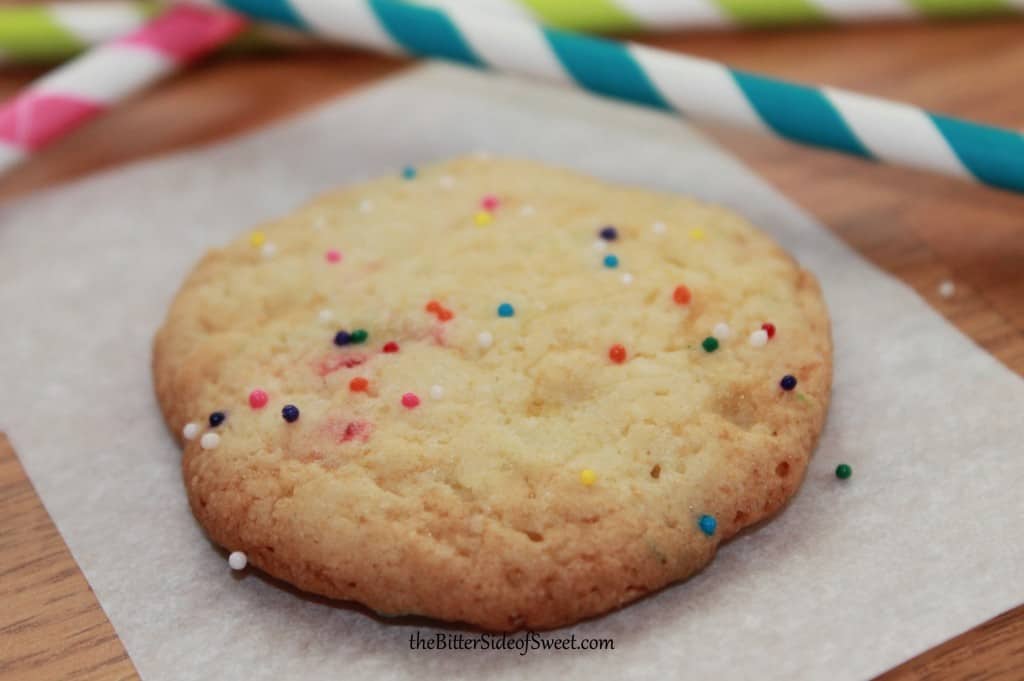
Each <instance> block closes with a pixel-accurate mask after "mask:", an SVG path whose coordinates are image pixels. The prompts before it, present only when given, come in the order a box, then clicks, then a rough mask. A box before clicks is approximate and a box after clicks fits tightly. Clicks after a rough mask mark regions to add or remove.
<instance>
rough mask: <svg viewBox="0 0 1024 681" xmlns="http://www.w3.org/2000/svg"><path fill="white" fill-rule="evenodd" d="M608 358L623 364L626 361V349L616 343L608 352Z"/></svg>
mask: <svg viewBox="0 0 1024 681" xmlns="http://www.w3.org/2000/svg"><path fill="white" fill-rule="evenodd" d="M608 357H609V358H610V359H611V360H612V361H613V362H615V363H616V364H622V363H623V362H625V361H626V348H624V347H622V346H621V345H619V344H618V343H616V344H615V345H613V346H612V347H611V349H609V350H608Z"/></svg>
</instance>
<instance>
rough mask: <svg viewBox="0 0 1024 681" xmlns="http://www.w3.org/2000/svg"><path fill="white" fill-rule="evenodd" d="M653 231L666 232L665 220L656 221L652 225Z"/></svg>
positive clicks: (656, 232) (657, 232)
mask: <svg viewBox="0 0 1024 681" xmlns="http://www.w3.org/2000/svg"><path fill="white" fill-rule="evenodd" d="M651 231H652V232H654V233H655V234H664V233H665V223H664V222H655V223H654V224H653V225H651Z"/></svg>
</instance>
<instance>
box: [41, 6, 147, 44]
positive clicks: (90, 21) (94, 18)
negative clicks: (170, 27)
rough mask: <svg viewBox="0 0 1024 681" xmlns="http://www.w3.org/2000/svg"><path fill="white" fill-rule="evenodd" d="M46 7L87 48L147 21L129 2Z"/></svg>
mask: <svg viewBox="0 0 1024 681" xmlns="http://www.w3.org/2000/svg"><path fill="white" fill-rule="evenodd" d="M45 7H46V9H47V10H48V11H49V13H50V16H52V17H53V20H54V21H55V22H56V23H57V24H59V25H60V26H61V27H63V28H64V30H66V31H67V32H68V33H70V34H71V35H73V36H75V37H76V38H78V39H79V40H81V41H82V42H83V43H85V44H87V45H92V44H94V43H101V42H105V41H107V40H110V39H111V38H116V37H118V36H122V35H124V34H125V33H128V32H129V31H132V30H134V29H136V28H138V27H139V26H141V25H142V23H143V22H144V21H145V20H146V18H145V16H143V13H142V11H141V10H140V9H139V7H138V5H134V4H132V3H128V2H90V3H88V4H86V3H77V2H76V3H57V4H52V5H46V6H45Z"/></svg>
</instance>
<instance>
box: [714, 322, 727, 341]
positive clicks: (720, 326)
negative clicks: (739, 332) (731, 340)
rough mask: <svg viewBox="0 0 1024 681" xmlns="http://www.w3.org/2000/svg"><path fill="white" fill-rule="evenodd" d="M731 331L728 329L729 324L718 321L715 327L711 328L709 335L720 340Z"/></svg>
mask: <svg viewBox="0 0 1024 681" xmlns="http://www.w3.org/2000/svg"><path fill="white" fill-rule="evenodd" d="M730 333H732V331H731V330H730V329H729V325H728V324H726V323H725V322H718V323H717V324H715V328H713V329H712V330H711V335H712V336H714V337H715V338H717V339H718V340H720V341H723V340H725V339H727V338H728V337H729V334H730Z"/></svg>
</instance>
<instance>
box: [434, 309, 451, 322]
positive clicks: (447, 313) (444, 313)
mask: <svg viewBox="0 0 1024 681" xmlns="http://www.w3.org/2000/svg"><path fill="white" fill-rule="evenodd" d="M454 316H455V313H453V312H452V311H451V310H449V309H447V308H441V310H440V311H439V312H438V313H437V318H438V319H440V320H441V321H442V322H447V321H448V320H450V319H451V318H452V317H454Z"/></svg>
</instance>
